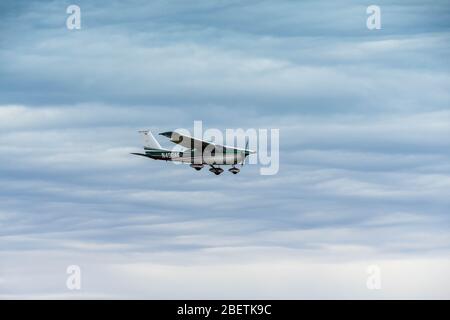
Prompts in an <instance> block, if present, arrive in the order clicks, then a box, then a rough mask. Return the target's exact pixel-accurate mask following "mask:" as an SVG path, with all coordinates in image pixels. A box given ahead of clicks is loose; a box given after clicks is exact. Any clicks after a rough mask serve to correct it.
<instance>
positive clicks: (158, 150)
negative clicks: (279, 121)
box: [131, 130, 255, 175]
mask: <svg viewBox="0 0 450 320" xmlns="http://www.w3.org/2000/svg"><path fill="white" fill-rule="evenodd" d="M139 133H141V134H142V135H143V137H144V152H145V153H131V154H134V155H137V156H143V157H147V158H151V159H154V160H165V161H177V162H182V163H189V164H190V166H191V168H194V169H195V170H197V171H200V170H201V169H202V168H203V167H204V166H205V165H208V166H210V167H211V168H210V169H209V171H211V172H212V173H214V174H215V175H219V174H221V173H222V172H223V171H224V170H223V169H222V168H220V165H231V166H232V167H231V168H230V169H229V170H228V171H230V172H231V173H233V174H237V173H239V172H240V169H239V168H237V167H236V165H237V164H241V167H242V166H243V165H244V162H245V159H246V158H247V157H248V156H249V155H250V154H252V153H255V151H252V150H249V149H248V140H247V141H246V143H245V149H240V148H234V147H229V146H223V145H219V144H215V143H214V142H208V141H204V140H200V139H196V138H192V137H190V136H187V135H183V134H180V133H178V132H176V131H168V132H163V133H160V135H162V136H164V137H167V138H169V139H170V141H171V142H173V143H176V144H179V145H181V146H183V147H185V148H187V149H186V150H183V151H172V150H167V149H164V148H162V147H161V145H160V144H159V143H158V141H157V140H156V139H155V137H154V136H153V135H152V133H151V132H150V130H143V131H139Z"/></svg>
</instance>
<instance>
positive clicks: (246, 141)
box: [241, 137, 248, 167]
mask: <svg viewBox="0 0 450 320" xmlns="http://www.w3.org/2000/svg"><path fill="white" fill-rule="evenodd" d="M247 150H248V137H245V151H244V159H242V163H241V167H243V166H244V163H245V159H247V156H248V154H247Z"/></svg>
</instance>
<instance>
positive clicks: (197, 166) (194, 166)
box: [190, 163, 203, 171]
mask: <svg viewBox="0 0 450 320" xmlns="http://www.w3.org/2000/svg"><path fill="white" fill-rule="evenodd" d="M190 167H191V168H194V169H195V170H197V171H200V170H202V168H203V164H197V163H192V164H191V165H190Z"/></svg>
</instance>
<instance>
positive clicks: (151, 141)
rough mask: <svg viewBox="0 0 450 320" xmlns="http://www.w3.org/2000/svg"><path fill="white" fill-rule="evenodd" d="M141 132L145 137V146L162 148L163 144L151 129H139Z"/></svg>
mask: <svg viewBox="0 0 450 320" xmlns="http://www.w3.org/2000/svg"><path fill="white" fill-rule="evenodd" d="M139 133H140V134H142V137H143V138H144V147H147V148H150V149H162V148H161V145H160V144H159V143H158V141H157V140H156V139H155V137H154V136H153V135H152V133H151V132H150V130H142V131H139Z"/></svg>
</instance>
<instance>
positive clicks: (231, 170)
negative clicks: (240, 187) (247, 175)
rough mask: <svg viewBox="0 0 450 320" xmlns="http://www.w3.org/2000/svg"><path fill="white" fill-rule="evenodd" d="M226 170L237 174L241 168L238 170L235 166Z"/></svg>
mask: <svg viewBox="0 0 450 320" xmlns="http://www.w3.org/2000/svg"><path fill="white" fill-rule="evenodd" d="M228 171H230V172H231V173H232V174H237V173H239V172H240V171H241V170H239V169H238V168H236V167H232V168H230V169H228Z"/></svg>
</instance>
